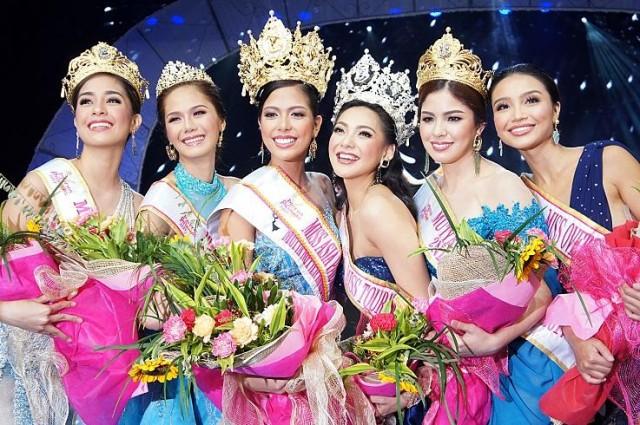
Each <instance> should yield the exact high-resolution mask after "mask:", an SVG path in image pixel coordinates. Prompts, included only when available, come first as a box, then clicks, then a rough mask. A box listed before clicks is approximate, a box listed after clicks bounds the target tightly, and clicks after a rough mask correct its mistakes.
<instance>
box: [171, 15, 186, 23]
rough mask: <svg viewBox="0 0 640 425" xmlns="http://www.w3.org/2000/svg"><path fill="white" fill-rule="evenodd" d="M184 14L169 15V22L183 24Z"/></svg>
mask: <svg viewBox="0 0 640 425" xmlns="http://www.w3.org/2000/svg"><path fill="white" fill-rule="evenodd" d="M184 22H185V21H184V16H180V15H173V16H172V17H171V23H172V24H175V25H184Z"/></svg>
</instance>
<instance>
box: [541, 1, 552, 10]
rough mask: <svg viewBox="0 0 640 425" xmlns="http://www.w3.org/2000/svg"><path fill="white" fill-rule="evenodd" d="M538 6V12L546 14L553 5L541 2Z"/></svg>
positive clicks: (548, 2)
mask: <svg viewBox="0 0 640 425" xmlns="http://www.w3.org/2000/svg"><path fill="white" fill-rule="evenodd" d="M539 6H540V12H542V13H547V12H550V11H551V6H553V3H551V2H550V1H541V2H540V5H539Z"/></svg>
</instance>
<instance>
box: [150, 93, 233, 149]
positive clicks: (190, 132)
mask: <svg viewBox="0 0 640 425" xmlns="http://www.w3.org/2000/svg"><path fill="white" fill-rule="evenodd" d="M162 101H163V108H162V110H163V111H164V126H165V129H166V134H167V139H168V140H169V143H171V144H172V145H173V146H174V147H175V148H176V150H177V151H178V154H179V157H180V160H189V159H197V158H203V157H211V156H215V151H216V145H217V143H218V139H219V138H220V133H221V132H222V131H223V130H224V126H225V122H224V121H223V120H222V119H221V118H220V116H219V115H218V112H217V109H216V108H215V106H214V105H213V103H212V102H211V100H210V98H209V97H208V96H207V95H205V94H204V93H203V92H202V91H201V90H200V89H199V88H198V87H196V86H195V85H193V84H185V85H182V86H178V87H175V88H174V89H172V90H171V92H169V93H167V95H166V97H165V98H164V99H163V100H162Z"/></svg>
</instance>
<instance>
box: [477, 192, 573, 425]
mask: <svg viewBox="0 0 640 425" xmlns="http://www.w3.org/2000/svg"><path fill="white" fill-rule="evenodd" d="M540 209H541V207H540V205H539V204H538V203H537V201H535V200H532V202H531V204H529V205H527V206H522V205H520V203H515V204H513V205H511V206H510V207H506V206H505V205H499V206H498V207H497V208H495V209H490V208H486V207H484V208H483V211H482V216H480V217H474V218H471V219H469V220H468V222H469V225H470V226H471V227H472V228H473V229H474V230H475V231H476V232H477V233H478V234H479V235H480V236H482V237H483V238H485V239H487V238H491V237H493V235H494V234H495V232H497V231H499V230H511V231H513V230H516V229H517V228H518V227H520V226H521V225H522V224H523V223H524V222H525V221H527V219H528V218H529V217H531V216H533V215H534V214H536V213H537V212H538V211H539V210H540ZM529 228H539V229H541V230H542V231H543V232H547V225H546V223H545V221H544V216H543V215H542V214H539V215H538V216H537V217H536V218H535V219H534V220H533V221H532V222H531V223H529V225H528V226H527V228H526V229H525V230H523V232H526V230H528V229H529ZM544 279H545V282H546V283H547V285H548V286H549V289H550V290H551V293H552V294H553V295H554V296H555V295H557V294H558V293H559V292H560V290H561V285H560V283H559V282H558V279H557V275H556V272H555V270H552V269H550V270H548V271H547V273H546V274H545V276H544ZM508 352H509V362H508V363H509V376H501V377H500V389H501V391H502V394H503V396H504V398H500V397H498V396H496V395H495V394H494V395H493V396H492V403H493V406H492V415H491V421H490V424H492V425H502V424H505V425H506V424H509V425H511V424H514V423H518V424H549V423H550V422H551V421H550V420H549V418H548V417H547V416H546V415H544V414H543V413H542V412H541V411H540V408H539V407H538V402H539V400H540V397H542V395H543V394H544V393H545V392H546V391H547V390H548V389H549V388H551V386H553V384H555V383H556V382H557V381H558V380H559V379H560V377H561V376H562V374H563V373H564V372H563V370H562V369H561V368H560V366H558V365H557V364H556V363H554V362H553V361H552V360H551V359H550V358H549V357H548V356H547V355H546V354H545V353H543V352H542V351H540V350H539V349H538V348H537V347H535V346H534V345H533V344H531V343H530V342H528V341H527V340H526V339H524V338H517V339H516V340H514V341H513V342H511V343H510V344H509V346H508Z"/></svg>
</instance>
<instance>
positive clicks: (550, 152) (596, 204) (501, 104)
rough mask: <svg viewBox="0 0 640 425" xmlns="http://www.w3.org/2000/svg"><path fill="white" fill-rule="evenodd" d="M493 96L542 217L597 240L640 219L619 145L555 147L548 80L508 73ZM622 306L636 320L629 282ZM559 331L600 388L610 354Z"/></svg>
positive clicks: (634, 292)
mask: <svg viewBox="0 0 640 425" xmlns="http://www.w3.org/2000/svg"><path fill="white" fill-rule="evenodd" d="M490 97H491V99H490V100H491V107H492V109H493V114H494V124H495V127H496V131H497V133H498V136H499V137H500V139H501V141H502V142H504V144H506V145H508V146H510V147H513V148H515V149H518V150H519V151H520V153H521V154H522V155H523V156H524V158H525V160H526V161H527V164H528V165H529V167H530V168H531V171H532V174H531V175H530V176H525V177H523V179H524V180H525V182H527V184H528V186H529V187H530V188H531V189H532V190H533V191H534V193H536V194H537V195H539V197H540V198H541V199H545V200H546V202H548V203H549V204H548V208H547V211H553V210H557V211H558V212H559V213H560V214H562V213H565V214H566V215H567V216H569V217H571V218H572V219H573V220H576V221H577V222H578V223H579V224H584V225H585V226H586V227H587V228H589V229H594V232H595V233H600V234H602V233H606V232H608V231H610V230H611V229H612V228H613V227H615V226H617V225H619V224H622V223H624V221H625V220H626V219H629V218H632V217H635V218H638V217H640V196H638V193H637V192H636V191H635V190H634V186H637V182H639V181H640V164H639V163H638V161H637V160H635V159H634V158H633V156H632V155H631V154H630V153H629V152H628V151H627V150H626V148H625V147H624V146H623V145H622V144H620V143H617V142H613V141H596V142H592V143H589V144H587V145H586V146H584V147H579V148H569V147H565V146H562V145H561V144H559V141H560V132H559V128H558V126H559V115H560V94H559V91H558V87H557V86H556V84H555V82H554V80H553V79H552V78H551V77H550V76H549V75H547V74H546V73H544V72H543V71H542V70H540V69H538V68H537V67H535V66H533V65H530V64H520V65H515V66H513V67H510V68H506V69H504V70H501V71H500V72H498V73H497V74H496V76H495V77H494V80H493V84H492V87H491V91H490ZM502 142H501V143H502ZM564 230H565V229H563V227H562V226H560V225H554V227H553V229H552V232H551V233H552V236H553V237H554V238H555V239H556V240H558V241H562V240H565V238H564V235H565V234H567V233H565V231H564ZM622 299H623V301H624V303H625V310H626V312H627V314H628V315H629V317H631V318H632V319H635V320H640V284H638V283H635V282H627V285H625V287H624V288H623V290H622ZM563 331H564V334H565V336H566V338H567V340H568V341H569V343H570V344H571V347H572V348H573V351H574V353H575V357H576V365H577V367H578V370H579V371H580V373H581V374H582V376H583V378H584V379H585V380H586V381H587V382H590V383H593V384H598V383H601V382H603V380H604V379H606V376H607V375H608V373H609V372H610V370H611V367H612V364H613V363H612V361H611V360H612V359H613V357H612V356H611V353H610V352H609V350H607V348H606V347H604V345H602V344H601V343H600V341H598V340H597V339H595V338H592V339H589V340H586V341H582V340H580V339H578V338H576V337H575V335H573V332H572V331H571V330H570V329H563ZM614 415H615V416H619V413H618V414H614ZM611 420H615V419H613V418H612V419H611ZM623 422H624V419H622V422H621V423H623Z"/></svg>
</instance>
